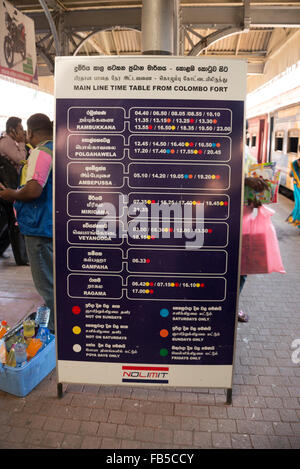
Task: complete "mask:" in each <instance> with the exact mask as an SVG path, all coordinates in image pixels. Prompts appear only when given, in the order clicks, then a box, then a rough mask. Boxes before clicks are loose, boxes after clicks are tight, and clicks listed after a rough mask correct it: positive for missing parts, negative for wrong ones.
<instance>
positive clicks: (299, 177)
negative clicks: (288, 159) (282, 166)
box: [287, 158, 300, 228]
mask: <svg viewBox="0 0 300 469" xmlns="http://www.w3.org/2000/svg"><path fill="white" fill-rule="evenodd" d="M290 175H291V177H293V178H294V200H295V206H294V210H293V211H292V213H291V214H290V216H289V217H288V218H287V222H288V223H291V224H292V225H295V226H298V228H300V158H298V159H297V160H295V161H293V163H292V170H291V173H290Z"/></svg>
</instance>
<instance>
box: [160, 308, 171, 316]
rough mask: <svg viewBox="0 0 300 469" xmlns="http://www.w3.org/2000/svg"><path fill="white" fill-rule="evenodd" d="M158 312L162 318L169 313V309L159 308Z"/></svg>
mask: <svg viewBox="0 0 300 469" xmlns="http://www.w3.org/2000/svg"><path fill="white" fill-rule="evenodd" d="M159 314H160V315H161V317H162V318H167V317H168V316H169V314H170V312H169V310H168V309H166V308H163V309H161V310H160V312H159Z"/></svg>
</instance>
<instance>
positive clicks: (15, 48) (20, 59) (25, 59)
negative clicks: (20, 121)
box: [0, 0, 38, 84]
mask: <svg viewBox="0 0 300 469" xmlns="http://www.w3.org/2000/svg"><path fill="white" fill-rule="evenodd" d="M0 75H5V76H6V77H11V78H16V79H18V80H23V81H27V82H30V83H33V84H38V75H37V58H36V48H35V32H34V22H33V20H32V19H31V18H29V17H28V16H26V15H24V14H23V13H21V12H20V11H18V10H17V9H16V8H15V7H14V6H13V5H12V4H11V3H10V2H7V1H6V0H1V3H0Z"/></svg>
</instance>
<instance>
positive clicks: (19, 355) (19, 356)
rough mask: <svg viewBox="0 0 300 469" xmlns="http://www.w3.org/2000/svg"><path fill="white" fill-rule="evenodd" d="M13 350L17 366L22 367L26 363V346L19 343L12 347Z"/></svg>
mask: <svg viewBox="0 0 300 469" xmlns="http://www.w3.org/2000/svg"><path fill="white" fill-rule="evenodd" d="M14 349H15V359H16V364H17V366H18V365H20V366H22V365H23V364H24V363H26V362H27V352H26V345H25V344H22V343H21V342H19V343H17V344H15V345H14Z"/></svg>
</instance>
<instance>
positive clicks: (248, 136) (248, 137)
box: [246, 134, 250, 147]
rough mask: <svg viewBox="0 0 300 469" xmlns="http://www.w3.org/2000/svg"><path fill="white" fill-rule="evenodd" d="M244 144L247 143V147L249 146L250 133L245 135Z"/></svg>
mask: <svg viewBox="0 0 300 469" xmlns="http://www.w3.org/2000/svg"><path fill="white" fill-rule="evenodd" d="M246 145H247V147H249V146H250V135H249V134H247V135H246Z"/></svg>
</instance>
